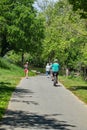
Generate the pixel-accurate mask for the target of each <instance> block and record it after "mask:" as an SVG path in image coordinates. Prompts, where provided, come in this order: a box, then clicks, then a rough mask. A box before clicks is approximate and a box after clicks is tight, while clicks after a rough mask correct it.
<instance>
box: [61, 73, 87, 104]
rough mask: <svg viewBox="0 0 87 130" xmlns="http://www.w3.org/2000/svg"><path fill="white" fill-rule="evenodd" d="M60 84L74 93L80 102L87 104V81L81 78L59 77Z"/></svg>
mask: <svg viewBox="0 0 87 130" xmlns="http://www.w3.org/2000/svg"><path fill="white" fill-rule="evenodd" d="M59 80H60V82H61V83H62V84H63V85H64V86H65V87H66V88H67V89H69V90H70V91H72V92H73V93H74V94H75V95H76V96H77V97H78V98H79V99H80V100H82V101H83V102H85V103H87V81H84V80H83V79H82V78H81V77H72V78H71V77H65V76H60V77H59Z"/></svg>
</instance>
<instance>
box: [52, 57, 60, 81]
mask: <svg viewBox="0 0 87 130" xmlns="http://www.w3.org/2000/svg"><path fill="white" fill-rule="evenodd" d="M51 67H52V75H53V78H52V80H54V73H56V76H57V83H58V74H59V69H60V65H59V63H58V60H57V59H55V60H54V63H53V64H52V66H51Z"/></svg>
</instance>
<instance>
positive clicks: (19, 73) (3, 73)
mask: <svg viewBox="0 0 87 130" xmlns="http://www.w3.org/2000/svg"><path fill="white" fill-rule="evenodd" d="M7 64H8V63H7ZM9 65H10V67H8V68H6V67H5V68H3V67H1V68H0V119H1V118H2V117H3V115H4V113H5V110H6V108H7V106H8V102H9V100H10V98H11V95H12V92H13V91H14V89H15V87H16V86H17V84H18V83H19V82H20V80H21V78H22V77H24V71H23V69H22V68H20V67H17V66H15V65H12V64H8V66H9ZM5 66H6V65H5ZM29 75H31V76H32V75H34V73H32V72H31V71H29Z"/></svg>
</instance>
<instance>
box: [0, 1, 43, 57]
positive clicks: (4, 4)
mask: <svg viewBox="0 0 87 130" xmlns="http://www.w3.org/2000/svg"><path fill="white" fill-rule="evenodd" d="M33 2H34V0H29V1H28V0H26V1H25V0H16V1H11V0H4V1H3V0H1V1H0V56H4V55H5V54H6V53H7V52H8V51H10V50H14V51H16V53H17V52H19V51H22V52H23V53H24V52H29V53H33V52H34V51H38V50H39V49H38V47H39V46H40V45H41V40H42V38H43V25H42V21H41V20H40V19H38V18H37V15H36V11H35V9H34V7H33Z"/></svg>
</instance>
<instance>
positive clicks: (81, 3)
mask: <svg viewBox="0 0 87 130" xmlns="http://www.w3.org/2000/svg"><path fill="white" fill-rule="evenodd" d="M69 2H70V4H72V5H73V10H75V11H76V10H78V9H80V10H81V12H80V14H81V15H82V17H84V18H87V1H86V0H69Z"/></svg>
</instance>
